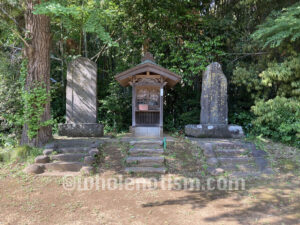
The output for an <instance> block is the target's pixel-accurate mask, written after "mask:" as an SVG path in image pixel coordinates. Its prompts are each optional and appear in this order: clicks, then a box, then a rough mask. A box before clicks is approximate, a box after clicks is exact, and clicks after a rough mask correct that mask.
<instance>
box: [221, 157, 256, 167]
mask: <svg viewBox="0 0 300 225" xmlns="http://www.w3.org/2000/svg"><path fill="white" fill-rule="evenodd" d="M218 161H219V162H220V163H221V164H222V165H227V164H247V163H254V159H253V158H252V157H248V156H239V157H218Z"/></svg>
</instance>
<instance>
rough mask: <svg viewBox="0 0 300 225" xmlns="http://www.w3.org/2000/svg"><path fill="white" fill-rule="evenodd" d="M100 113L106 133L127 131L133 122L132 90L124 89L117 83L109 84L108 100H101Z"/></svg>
mask: <svg viewBox="0 0 300 225" xmlns="http://www.w3.org/2000/svg"><path fill="white" fill-rule="evenodd" d="M99 112H100V116H99V118H100V121H101V123H103V124H104V125H105V128H104V129H105V132H120V131H124V130H125V131H127V130H128V129H129V126H130V122H131V90H130V89H129V88H127V89H122V88H121V87H120V85H119V84H118V83H117V82H116V81H112V82H111V83H109V87H108V93H107V96H106V98H105V99H102V100H100V105H99Z"/></svg>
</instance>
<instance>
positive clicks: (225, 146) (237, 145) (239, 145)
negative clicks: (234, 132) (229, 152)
mask: <svg viewBox="0 0 300 225" xmlns="http://www.w3.org/2000/svg"><path fill="white" fill-rule="evenodd" d="M213 145H214V147H215V149H218V148H221V149H228V148H229V149H236V148H243V147H244V145H243V144H242V143H232V142H220V143H218V142H214V143H213Z"/></svg>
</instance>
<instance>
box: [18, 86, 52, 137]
mask: <svg viewBox="0 0 300 225" xmlns="http://www.w3.org/2000/svg"><path fill="white" fill-rule="evenodd" d="M22 98H23V101H24V102H23V104H24V112H23V113H24V118H23V119H24V123H25V124H27V126H28V137H29V139H32V138H34V137H36V135H37V134H38V131H39V129H40V128H41V127H44V126H49V125H52V123H53V120H47V121H43V122H42V121H41V120H42V115H43V114H44V112H45V104H47V102H48V101H49V99H50V94H49V93H47V90H46V87H44V85H43V83H41V82H36V83H34V84H33V86H32V87H31V89H30V90H29V91H24V92H23V93H22Z"/></svg>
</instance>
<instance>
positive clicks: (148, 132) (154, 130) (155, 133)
mask: <svg viewBox="0 0 300 225" xmlns="http://www.w3.org/2000/svg"><path fill="white" fill-rule="evenodd" d="M131 131H132V136H133V137H143V138H160V137H163V128H162V127H151V126H149V127H146V126H145V127H142V126H138V127H132V128H131Z"/></svg>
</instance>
